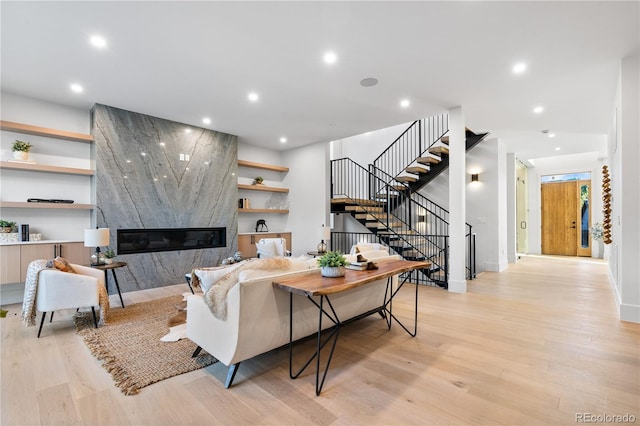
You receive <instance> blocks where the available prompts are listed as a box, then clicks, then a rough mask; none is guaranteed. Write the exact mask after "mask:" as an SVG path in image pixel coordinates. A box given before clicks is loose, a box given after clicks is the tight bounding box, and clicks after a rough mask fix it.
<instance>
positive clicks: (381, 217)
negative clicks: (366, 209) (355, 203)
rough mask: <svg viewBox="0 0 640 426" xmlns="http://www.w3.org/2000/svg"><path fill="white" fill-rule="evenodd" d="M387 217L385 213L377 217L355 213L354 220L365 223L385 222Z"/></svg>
mask: <svg viewBox="0 0 640 426" xmlns="http://www.w3.org/2000/svg"><path fill="white" fill-rule="evenodd" d="M388 216H389V215H388V214H387V213H380V214H377V215H372V214H371V213H356V216H355V217H356V219H360V220H367V221H371V220H387V217H388Z"/></svg>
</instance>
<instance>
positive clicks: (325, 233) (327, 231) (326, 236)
mask: <svg viewBox="0 0 640 426" xmlns="http://www.w3.org/2000/svg"><path fill="white" fill-rule="evenodd" d="M322 239H323V240H325V241H327V240H330V239H331V228H329V227H328V226H324V225H322Z"/></svg>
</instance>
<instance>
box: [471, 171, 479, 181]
mask: <svg viewBox="0 0 640 426" xmlns="http://www.w3.org/2000/svg"><path fill="white" fill-rule="evenodd" d="M471 182H478V173H473V174H472V175H471Z"/></svg>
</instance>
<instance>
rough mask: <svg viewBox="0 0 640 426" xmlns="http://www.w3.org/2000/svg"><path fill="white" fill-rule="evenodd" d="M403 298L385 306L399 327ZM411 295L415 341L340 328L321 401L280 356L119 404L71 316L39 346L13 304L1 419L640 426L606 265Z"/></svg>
mask: <svg viewBox="0 0 640 426" xmlns="http://www.w3.org/2000/svg"><path fill="white" fill-rule="evenodd" d="M412 290H413V289H412V288H410V289H407V291H404V292H403V293H402V294H401V295H400V299H399V300H398V301H397V302H395V303H394V312H395V313H397V314H399V315H400V316H402V317H405V318H409V317H410V312H411V309H412V305H411V303H410V296H411V295H412ZM184 291H187V287H186V285H178V286H172V287H164V288H160V289H152V290H145V291H140V292H135V293H127V294H125V295H124V298H125V303H129V304H131V303H134V302H138V301H143V300H148V299H153V298H158V297H164V296H166V295H170V294H176V293H182V292H184ZM419 291H420V303H419V324H418V336H417V337H415V338H410V337H409V336H408V335H407V334H405V333H404V332H403V331H402V330H401V329H400V328H399V327H397V326H394V327H393V328H392V330H391V331H387V330H386V328H385V326H384V321H383V320H382V319H380V318H379V317H377V316H371V317H369V318H366V319H363V320H361V321H359V322H356V323H354V324H351V325H349V326H347V327H345V328H344V329H343V330H342V331H341V334H340V340H339V343H338V347H337V350H336V355H335V356H334V360H333V362H332V366H331V370H330V372H329V375H328V378H327V382H326V384H325V387H324V390H323V393H322V394H321V395H320V396H319V397H316V396H315V394H314V389H313V386H314V385H313V374H312V372H309V373H308V374H307V373H305V374H304V375H303V377H301V378H299V379H297V380H290V379H289V378H288V353H287V351H286V350H285V349H279V350H275V351H272V352H270V353H267V354H264V355H261V356H258V357H256V358H254V359H252V360H250V361H246V362H244V363H242V365H241V366H240V369H239V372H238V376H237V377H236V381H235V384H234V386H233V387H232V388H231V389H229V390H225V389H224V387H223V384H222V383H223V380H224V377H225V374H226V367H225V366H223V365H221V364H220V363H218V364H214V365H213V366H210V367H208V368H206V369H202V370H199V371H195V372H191V373H188V374H184V375H181V376H178V377H174V378H172V379H169V380H165V381H162V382H160V383H157V384H154V385H151V386H149V387H147V388H144V389H142V391H141V393H140V394H138V395H135V396H125V395H123V394H122V393H121V392H120V391H119V390H118V389H117V388H116V387H115V386H113V384H112V380H111V378H110V376H109V375H108V374H107V372H106V371H104V370H103V369H102V367H101V366H100V363H99V362H98V361H97V360H96V359H95V358H94V357H93V356H92V355H91V354H90V352H89V351H88V349H87V348H86V347H85V345H84V343H83V342H82V340H81V338H80V337H79V336H77V335H76V334H75V333H74V330H73V325H72V323H71V321H70V320H68V321H63V320H62V316H60V317H58V318H57V321H54V323H53V325H51V324H47V325H45V327H44V329H43V332H42V337H41V338H40V339H36V332H37V330H36V329H35V328H33V327H30V328H25V327H23V326H22V324H21V323H20V321H19V309H20V306H19V305H11V306H9V309H10V313H9V315H8V317H7V318H6V319H2V320H0V327H1V336H2V340H1V343H2V348H1V355H2V360H1V363H2V366H1V367H2V370H1V374H2V376H1V388H0V391H1V395H0V403H1V406H0V410H1V415H0V423H1V424H2V425H39V424H52V425H62V424H85V425H178V424H180V425H181V424H194V425H205V424H206V425H215V424H326V425H330V424H331V425H341V424H367V425H370V424H378V425H392V424H398V425H404V424H420V425H424V424H511V425H536V424H552V425H556V424H576V415H577V414H578V413H590V414H592V415H605V414H606V415H625V414H629V415H632V416H635V419H636V423H640V402H639V400H640V395H639V394H640V383H639V380H640V365H639V364H640V353H639V352H640V329H639V325H638V324H631V323H625V322H621V321H619V320H618V318H617V314H616V309H615V306H614V302H613V297H612V295H611V290H610V288H609V283H608V279H607V273H606V265H605V264H604V263H599V262H591V261H578V260H576V259H575V258H573V259H572V258H564V259H563V258H551V257H523V258H522V260H521V261H520V262H519V263H518V264H516V265H510V266H509V269H508V270H507V271H505V272H502V273H482V274H480V276H479V277H478V279H477V280H475V281H471V282H469V291H468V292H467V293H466V294H449V293H447V292H446V291H444V290H441V289H437V288H431V287H420V289H419ZM111 300H112V306H119V305H118V303H117V295H116V296H115V297H113V296H112V299H111ZM5 308H6V307H5ZM16 314H17V315H16ZM67 318H70V317H69V316H67ZM305 344H307V343H305ZM309 344H312V343H309ZM189 355H190V354H185V356H189Z"/></svg>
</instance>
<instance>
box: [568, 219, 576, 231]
mask: <svg viewBox="0 0 640 426" xmlns="http://www.w3.org/2000/svg"><path fill="white" fill-rule="evenodd" d="M569 228H571V229H576V222H575V221H573V222H571V226H570V227H569Z"/></svg>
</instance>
